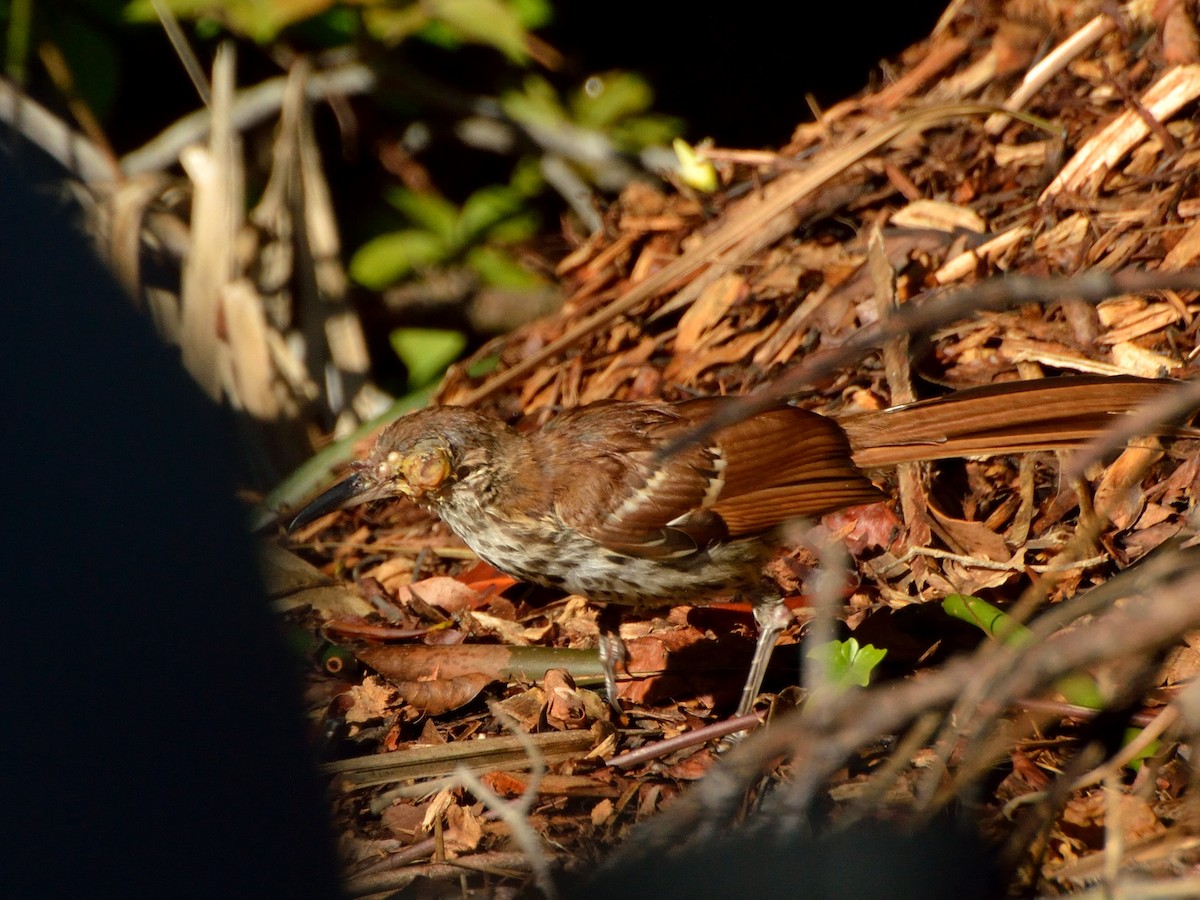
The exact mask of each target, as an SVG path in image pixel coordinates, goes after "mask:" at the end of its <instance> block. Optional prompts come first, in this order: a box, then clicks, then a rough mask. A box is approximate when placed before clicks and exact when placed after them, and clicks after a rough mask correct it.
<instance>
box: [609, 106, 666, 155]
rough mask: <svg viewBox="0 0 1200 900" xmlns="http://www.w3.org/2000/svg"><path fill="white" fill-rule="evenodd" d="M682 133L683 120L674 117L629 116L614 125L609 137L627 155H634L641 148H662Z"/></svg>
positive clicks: (655, 115) (652, 115)
mask: <svg viewBox="0 0 1200 900" xmlns="http://www.w3.org/2000/svg"><path fill="white" fill-rule="evenodd" d="M681 131H683V120H682V119H679V118H677V117H675V116H660V115H657V114H653V113H652V114H649V115H645V116H631V117H629V118H628V119H624V120H622V121H620V122H618V123H617V124H616V125H614V126H613V127H612V128H611V129H610V131H609V137H611V138H612V140H613V143H615V144H616V145H617V146H618V147H620V148H621V149H622V150H624V151H626V152H627V153H636V152H637V151H638V150H641V149H642V148H643V147H651V146H662V145H664V144H669V143H671V140H672V139H673V138H674V137H676V136H677V135H678V134H679V133H680V132H681Z"/></svg>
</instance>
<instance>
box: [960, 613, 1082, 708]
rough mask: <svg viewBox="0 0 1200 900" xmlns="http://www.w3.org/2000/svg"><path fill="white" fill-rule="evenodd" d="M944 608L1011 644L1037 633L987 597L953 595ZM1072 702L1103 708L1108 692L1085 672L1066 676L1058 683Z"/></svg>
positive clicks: (1020, 642) (1026, 640)
mask: <svg viewBox="0 0 1200 900" xmlns="http://www.w3.org/2000/svg"><path fill="white" fill-rule="evenodd" d="M942 609H944V610H945V611H946V613H947V614H948V615H951V616H953V617H954V618H956V619H961V620H962V621H964V622H969V623H971V624H972V625H975V626H977V627H978V628H980V629H982V630H983V632H984V633H985V634H987V635H988V636H989V637H992V638H995V639H997V640H1000V641H1003V642H1004V643H1005V644H1008V645H1009V646H1010V647H1023V646H1025V645H1026V644H1028V643H1029V642H1030V641H1031V640H1033V632H1031V631H1030V630H1029V629H1028V628H1026V627H1025V626H1024V625H1022V624H1021V623H1020V622H1017V621H1016V620H1015V619H1013V618H1012V616H1010V615H1008V614H1007V613H1005V612H1004V611H1003V610H1000V609H997V608H996V607H995V606H993V605H992V604H990V603H988V602H987V601H986V600H981V599H980V598H979V597H972V596H970V595H967V594H949V595H948V596H947V597H946V598H945V599H944V600H943V601H942ZM1054 687H1055V689H1056V690H1057V691H1058V692H1059V693H1060V694H1062V695H1063V697H1065V698H1066V700H1067V702H1068V703H1074V704H1075V705H1076V706H1085V707H1087V708H1088V709H1103V708H1104V695H1103V694H1102V693H1101V692H1100V686H1099V685H1098V684H1096V679H1094V678H1093V677H1092V676H1091V675H1088V674H1087V673H1085V672H1078V673H1074V674H1071V675H1066V676H1064V677H1062V678H1060V679H1059V680H1058V682H1056V683H1055V685H1054Z"/></svg>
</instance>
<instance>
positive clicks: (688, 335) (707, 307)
mask: <svg viewBox="0 0 1200 900" xmlns="http://www.w3.org/2000/svg"><path fill="white" fill-rule="evenodd" d="M748 291H749V287H748V285H747V284H746V279H745V278H743V277H742V276H741V275H737V274H734V273H730V274H728V275H722V276H721V277H720V278H718V279H717V280H716V281H714V282H713V283H712V284H710V285H708V286H707V287H706V288H704V290H702V291H701V292H700V296H698V297H697V298H696V299H695V301H694V302H693V303H692V305H691V306H689V307H688V309H687V312H685V313H684V314H683V316H682V317H681V318H680V319H679V331H678V333H677V334H676V336H675V352H676V353H679V354H687V353H692V352H694V351H695V350H697V349H698V348H699V347H700V343H701V342H700V336H701V335H703V334H704V333H705V332H706V331H709V330H711V329H712V328H713V327H714V326H715V325H717V324H718V323H719V322H722V321H723V320H724V318H725V316H726V314H727V313H728V312H729V310H730V309H732V308H733V306H734V304H736V303H737V302H738V301H740V300H742V299H744V298H745V297H746V295H747V293H748Z"/></svg>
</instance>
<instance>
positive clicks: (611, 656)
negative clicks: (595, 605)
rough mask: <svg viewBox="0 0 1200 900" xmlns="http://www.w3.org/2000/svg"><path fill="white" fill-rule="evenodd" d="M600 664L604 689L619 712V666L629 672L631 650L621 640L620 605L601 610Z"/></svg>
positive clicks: (626, 672)
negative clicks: (602, 668)
mask: <svg viewBox="0 0 1200 900" xmlns="http://www.w3.org/2000/svg"><path fill="white" fill-rule="evenodd" d="M599 625H600V642H599V649H600V665H602V666H603V667H604V690H605V691H606V692H607V693H608V702H609V703H610V704H612V708H613V709H615V710H616V711H617V712H618V713H619V712H621V703H620V701H618V700H617V666H620V667H621V668H622V669H624V670H625V674H626V675H628V674H629V651H628V650H627V649H626V647H625V642H624V641H623V640H621V611H620V608H619V607H615V606H604V607H602V608H601V610H600V619H599Z"/></svg>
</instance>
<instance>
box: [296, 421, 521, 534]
mask: <svg viewBox="0 0 1200 900" xmlns="http://www.w3.org/2000/svg"><path fill="white" fill-rule="evenodd" d="M510 434H512V432H510V431H509V430H508V429H507V427H506V426H505V425H503V424H502V423H500V422H498V421H496V420H495V419H491V418H488V417H487V416H485V415H483V414H482V413H479V412H476V411H474V410H470V409H463V408H462V407H457V406H440V407H434V408H431V409H423V410H419V411H418V412H415V413H411V414H409V415H407V416H404V417H403V418H400V419H397V420H396V421H395V422H393V423H392V424H391V425H389V426H388V427H387V428H385V429H384V430H383V432H382V433H381V434H380V435H379V437H378V439H376V441H375V445H374V446H373V447H372V448H371V452H370V453H368V454H367V456H366V458H365V459H362V460H360V461H359V462H356V463H354V465H353V469H354V471H353V472H352V473H351V474H350V475H349V476H348V477H347V478H344V479H343V480H342V481H340V482H338V483H337V484H335V485H333V486H332V487H331V488H329V489H328V490H326V491H325V492H324V493H322V494H320V495H318V496H317V497H316V498H315V499H313V500H312V501H311V502H309V503H308V504H307V505H306V506H304V508H302V509H301V510H300V512H299V513H297V514H296V517H295V518H294V519H293V520H292V522H291V524H290V525H289V526H288V529H289V530H294V529H296V528H299V527H301V526H302V525H306V524H308V523H309V522H312V521H314V520H315V519H317V518H319V517H320V516H323V515H325V514H326V513H330V512H333V511H334V510H337V509H344V508H346V507H350V506H358V505H359V504H361V503H368V502H370V501H372V500H386V499H390V498H392V497H400V496H404V497H409V498H411V499H412V500H414V501H415V502H417V503H419V504H420V505H422V506H425V507H428V508H431V509H434V510H437V508H438V507H439V505H440V504H441V503H442V502H443V501H445V500H446V499H447V498H448V497H449V496H450V495H451V493H452V492H453V490H454V488H455V486H456V485H458V484H459V483H461V482H462V481H464V480H467V479H469V478H479V477H481V476H483V475H484V473H485V472H486V469H487V467H488V463H489V461H490V460H491V459H492V457H493V451H494V448H495V447H496V445H497V443H498V441H499V440H501V439H502V438H503V437H504V436H506V435H510Z"/></svg>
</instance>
